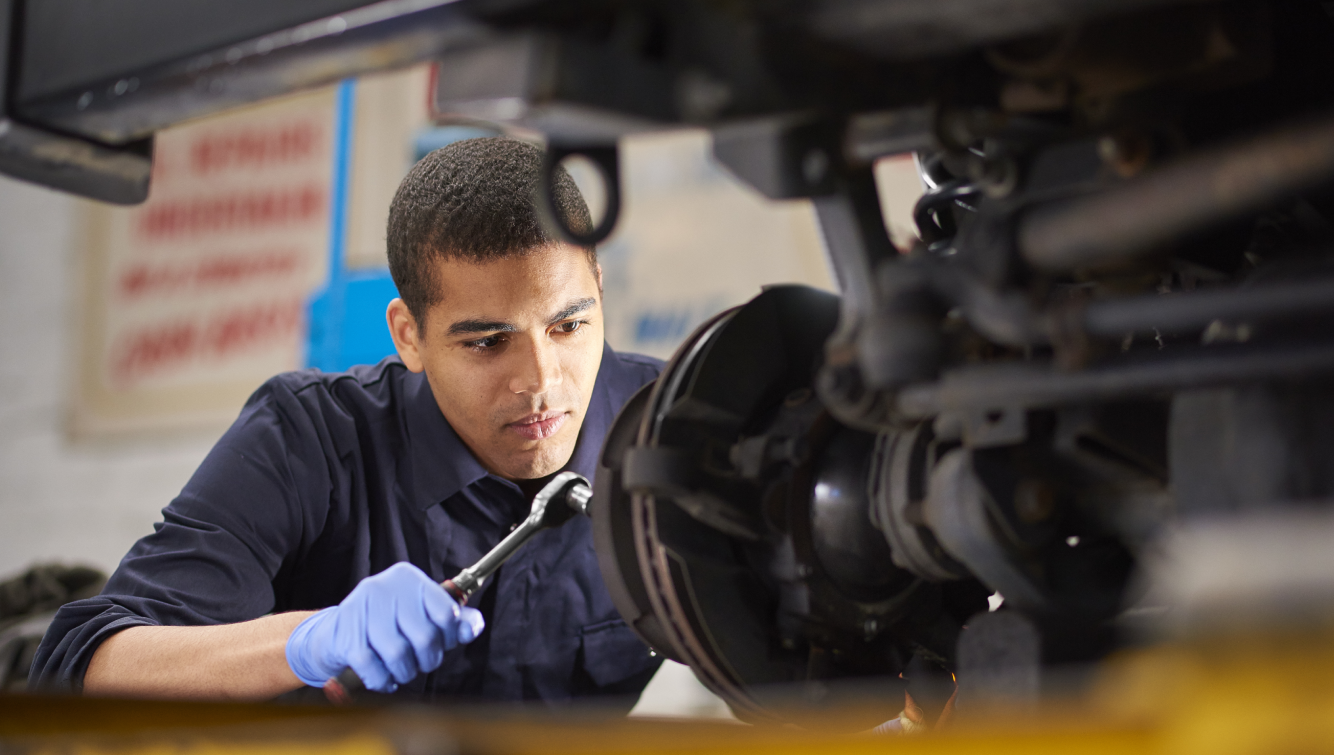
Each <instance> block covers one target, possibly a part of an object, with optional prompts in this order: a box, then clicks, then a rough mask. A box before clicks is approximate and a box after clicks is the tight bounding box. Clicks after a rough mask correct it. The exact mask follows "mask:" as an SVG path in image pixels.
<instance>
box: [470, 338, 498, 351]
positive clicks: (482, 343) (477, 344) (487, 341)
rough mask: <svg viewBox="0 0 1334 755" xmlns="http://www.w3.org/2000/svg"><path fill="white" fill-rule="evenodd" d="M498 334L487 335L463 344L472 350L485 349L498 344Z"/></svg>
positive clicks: (492, 347)
mask: <svg viewBox="0 0 1334 755" xmlns="http://www.w3.org/2000/svg"><path fill="white" fill-rule="evenodd" d="M500 341H501V338H500V336H487V337H486V338H479V339H477V340H476V341H468V342H467V343H466V344H465V345H466V346H467V347H468V348H470V349H472V350H473V351H487V350H488V349H494V348H495V347H497V346H499V345H500Z"/></svg>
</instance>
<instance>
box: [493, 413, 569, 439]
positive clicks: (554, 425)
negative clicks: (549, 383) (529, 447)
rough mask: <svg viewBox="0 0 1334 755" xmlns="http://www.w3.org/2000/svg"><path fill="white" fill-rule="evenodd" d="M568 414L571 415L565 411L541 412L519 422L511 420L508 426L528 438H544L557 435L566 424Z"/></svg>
mask: <svg viewBox="0 0 1334 755" xmlns="http://www.w3.org/2000/svg"><path fill="white" fill-rule="evenodd" d="M567 416H569V415H567V414H566V413H565V412H554V411H547V412H540V413H538V414H530V415H528V416H527V417H524V418H523V419H521V420H519V421H517V422H511V423H509V424H508V425H506V427H509V428H510V429H512V430H514V432H516V433H518V434H519V435H521V436H523V437H524V438H527V439H528V440H542V439H543V438H550V437H551V436H553V435H555V434H556V431H557V430H559V429H560V428H561V425H564V424H565V418H566V417H567Z"/></svg>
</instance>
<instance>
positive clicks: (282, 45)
mask: <svg viewBox="0 0 1334 755" xmlns="http://www.w3.org/2000/svg"><path fill="white" fill-rule="evenodd" d="M486 33H487V28H486V27H484V26H482V25H480V24H478V23H477V22H475V21H473V20H472V19H471V18H470V17H468V16H467V15H465V14H464V13H463V12H462V11H461V10H459V8H458V6H457V3H456V2H455V0H381V2H378V3H373V4H370V5H365V6H363V7H359V8H355V9H353V10H350V11H347V12H345V13H341V14H338V15H335V16H330V17H327V18H320V19H317V20H314V21H310V22H308V23H303V24H300V25H298V26H294V27H289V28H276V29H274V30H273V31H271V32H269V33H265V34H263V35H261V36H257V37H252V38H250V39H247V40H244V41H240V42H236V43H233V44H228V45H225V46H221V47H216V48H211V49H204V50H198V51H194V52H192V53H191V54H189V55H185V56H182V57H177V58H174V59H171V60H167V61H165V62H161V63H156V64H153V65H149V66H146V67H144V68H141V69H136V70H131V71H114V72H107V73H106V74H105V75H104V76H103V77H101V78H97V79H87V78H84V79H80V80H79V81H78V82H77V86H72V87H67V88H64V89H61V90H59V91H56V92H46V91H43V92H41V93H33V94H31V95H27V96H19V97H17V98H16V99H15V102H16V107H17V109H18V111H19V112H20V113H21V114H22V115H23V116H24V117H25V118H28V119H30V120H32V121H34V122H39V123H43V124H50V125H53V126H58V127H59V128H61V129H63V130H66V131H69V132H71V133H75V134H81V135H84V136H87V137H90V138H93V139H97V140H100V141H104V142H107V143H109V144H119V143H122V142H126V141H130V140H133V139H137V138H140V137H143V136H146V135H148V134H151V133H152V132H154V131H156V130H157V129H160V128H163V127H165V126H169V125H172V124H174V123H179V122H181V121H184V120H188V119H191V118H197V117H200V116H203V115H208V114H210V113H216V112H219V111H222V110H225V109H227V108H232V107H236V106H238V105H243V104H247V103H250V102H255V101H257V100H262V99H265V98H268V97H276V96H278V95H282V94H287V93H290V92H295V91H299V90H301V89H306V88H310V87H314V86H319V85H321V84H329V83H332V82H335V81H338V80H339V79H342V78H345V77H348V76H355V75H357V74H361V73H369V72H372V71H378V70H384V69H387V68H394V67H397V66H404V65H408V64H411V63H415V62H418V61H421V60H426V59H429V58H430V57H432V56H434V55H439V54H441V53H443V52H444V51H445V50H448V49H450V48H451V47H452V46H455V45H459V44H464V43H467V42H471V41H476V40H477V39H480V38H482V37H483V36H484V35H485V34H486ZM40 41H41V40H40V39H39V38H35V39H32V40H30V41H29V44H33V43H39V42H40Z"/></svg>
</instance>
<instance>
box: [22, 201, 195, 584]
mask: <svg viewBox="0 0 1334 755" xmlns="http://www.w3.org/2000/svg"><path fill="white" fill-rule="evenodd" d="M78 204H79V200H75V199H71V198H69V197H66V196H64V195H61V194H57V193H55V192H53V191H49V190H47V189H40V188H36V187H34V186H31V185H29V184H24V183H20V182H17V181H13V180H10V179H8V178H4V177H0V576H4V575H7V574H10V573H12V572H14V571H16V570H19V569H22V568H23V567H25V566H27V565H28V564H30V563H32V562H34V561H38V560H48V559H59V560H64V561H79V562H83V563H88V564H91V565H94V566H98V567H101V568H103V569H108V570H109V569H112V568H114V567H115V565H116V564H117V563H118V562H119V560H120V557H121V556H122V555H124V553H125V551H126V549H128V548H129V545H130V543H132V542H134V540H135V539H137V538H138V537H140V536H142V535H144V534H146V533H148V532H150V531H151V530H152V524H153V522H154V521H157V520H158V519H159V518H160V516H159V514H158V511H159V510H160V509H161V508H162V507H163V506H165V505H166V504H167V503H168V502H169V501H170V500H171V499H172V498H173V497H174V496H175V495H176V493H177V491H179V490H180V488H181V486H182V485H184V484H185V481H186V480H187V479H188V478H189V476H190V474H191V473H192V472H193V471H194V469H195V467H196V466H198V465H199V462H200V461H201V460H202V459H203V457H204V454H205V453H206V452H207V451H208V449H209V447H210V446H211V444H212V442H213V440H214V439H215V435H214V434H193V435H169V436H162V437H156V438H135V439H130V440H120V441H116V442H114V443H112V442H108V443H94V444H77V445H76V444H72V443H71V442H70V440H69V437H68V434H67V433H66V431H65V430H66V422H67V419H68V417H67V410H66V401H67V398H68V396H69V384H70V381H71V380H72V379H73V374H74V361H75V352H74V348H73V344H72V342H71V339H70V337H69V336H70V335H71V334H72V332H73V330H74V318H75V317H76V316H77V309H78V308H77V306H76V305H77V301H76V290H77V288H76V286H77V280H78V275H77V265H76V256H75V254H74V250H73V243H72V240H73V234H74V233H75V231H76V229H77V224H78V222H79V216H80V213H79V212H78Z"/></svg>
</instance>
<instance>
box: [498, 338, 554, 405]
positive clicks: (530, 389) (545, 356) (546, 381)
mask: <svg viewBox="0 0 1334 755" xmlns="http://www.w3.org/2000/svg"><path fill="white" fill-rule="evenodd" d="M545 340H546V339H541V338H538V339H534V340H532V341H530V342H529V346H528V348H527V349H525V350H523V352H522V354H521V355H520V356H519V365H518V367H517V369H516V370H515V372H514V376H513V377H512V378H510V390H512V391H514V392H515V393H532V394H534V395H541V394H544V393H546V392H548V391H550V390H551V389H552V388H555V387H556V386H558V385H560V381H561V369H560V360H558V359H557V358H556V356H557V355H556V350H555V347H554V345H552V344H549V343H546V342H545Z"/></svg>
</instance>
